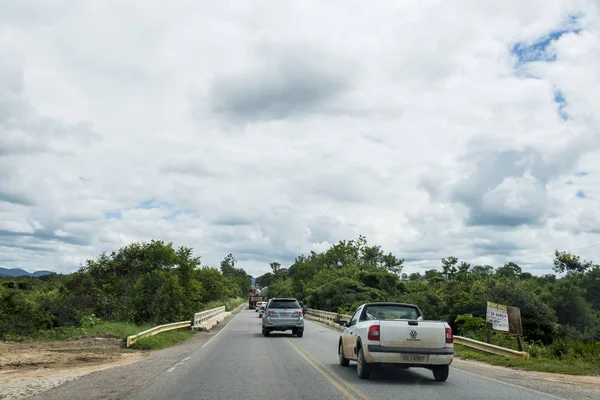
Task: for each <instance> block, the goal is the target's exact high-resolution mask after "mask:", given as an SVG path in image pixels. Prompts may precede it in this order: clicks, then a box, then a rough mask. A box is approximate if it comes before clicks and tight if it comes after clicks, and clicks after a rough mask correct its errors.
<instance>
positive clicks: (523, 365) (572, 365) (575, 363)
mask: <svg viewBox="0 0 600 400" xmlns="http://www.w3.org/2000/svg"><path fill="white" fill-rule="evenodd" d="M454 354H455V355H457V356H458V357H460V358H461V359H464V360H468V359H471V360H477V361H482V362H485V363H488V364H492V365H499V366H502V367H509V368H517V369H521V370H525V371H538V372H552V373H556V374H566V375H600V364H598V363H594V362H591V361H587V360H582V359H572V360H569V361H564V360H558V359H547V358H534V357H531V358H530V359H529V360H523V359H518V358H508V357H502V356H497V355H495V354H488V353H484V352H482V351H478V350H474V349H471V348H468V347H465V346H462V345H460V344H455V345H454Z"/></svg>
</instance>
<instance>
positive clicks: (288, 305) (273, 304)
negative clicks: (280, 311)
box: [269, 300, 302, 308]
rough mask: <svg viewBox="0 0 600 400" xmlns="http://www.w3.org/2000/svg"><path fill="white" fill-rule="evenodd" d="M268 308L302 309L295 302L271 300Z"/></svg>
mask: <svg viewBox="0 0 600 400" xmlns="http://www.w3.org/2000/svg"><path fill="white" fill-rule="evenodd" d="M269 308H302V307H300V304H299V303H298V301H297V300H273V301H271V304H269Z"/></svg>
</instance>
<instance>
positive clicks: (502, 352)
mask: <svg viewBox="0 0 600 400" xmlns="http://www.w3.org/2000/svg"><path fill="white" fill-rule="evenodd" d="M306 315H307V316H311V317H313V318H314V319H316V320H317V321H319V322H323V323H325V324H326V325H329V326H331V327H333V328H337V329H339V330H344V329H346V328H345V327H343V326H340V325H339V324H338V323H337V322H335V320H336V319H337V318H338V317H339V320H340V321H350V319H351V318H352V316H351V315H347V314H338V313H334V312H329V311H322V310H315V309H314V308H309V309H308V310H307V311H306ZM454 343H456V344H460V345H463V346H466V347H470V348H473V349H476V350H479V351H483V352H486V353H492V354H496V355H499V356H504V357H511V358H523V359H525V360H529V353H527V352H525V351H516V350H511V349H507V348H505V347H500V346H496V345H494V344H489V343H485V342H480V341H478V340H474V339H469V338H466V337H462V336H454Z"/></svg>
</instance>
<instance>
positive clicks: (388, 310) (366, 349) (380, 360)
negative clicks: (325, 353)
mask: <svg viewBox="0 0 600 400" xmlns="http://www.w3.org/2000/svg"><path fill="white" fill-rule="evenodd" d="M340 324H342V325H343V326H346V329H345V330H344V331H343V332H342V334H341V336H340V340H339V344H338V355H339V360H340V364H341V365H343V366H347V365H349V362H350V360H352V361H356V363H357V373H358V376H359V378H362V379H365V378H368V377H369V375H370V371H371V370H372V368H373V366H374V365H376V364H396V365H398V366H401V367H404V368H410V367H421V368H428V369H431V370H432V371H433V375H434V378H435V379H436V380H438V381H445V380H446V379H447V378H448V373H449V366H450V364H451V363H452V360H453V358H454V343H453V342H454V338H453V335H452V329H451V328H450V326H449V325H448V324H447V323H446V322H444V321H426V320H423V317H422V314H421V310H420V309H419V308H418V307H417V306H415V305H412V304H402V303H366V304H363V305H361V306H360V307H359V308H358V309H357V310H356V312H355V313H354V315H353V316H352V319H351V320H350V322H349V323H346V322H345V321H341V322H340Z"/></svg>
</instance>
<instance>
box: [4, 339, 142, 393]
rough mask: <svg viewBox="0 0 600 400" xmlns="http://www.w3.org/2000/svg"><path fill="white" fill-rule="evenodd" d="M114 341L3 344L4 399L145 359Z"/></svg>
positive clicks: (37, 391)
mask: <svg viewBox="0 0 600 400" xmlns="http://www.w3.org/2000/svg"><path fill="white" fill-rule="evenodd" d="M147 354H148V352H142V351H135V350H129V349H126V348H123V347H122V344H121V341H120V340H119V339H117V338H113V337H89V338H83V339H78V340H70V341H60V342H32V343H0V386H1V387H2V389H1V390H0V399H3V400H5V399H21V398H25V397H27V396H31V395H33V394H35V393H39V392H41V391H45V390H48V389H51V388H53V387H55V386H58V385H61V384H63V383H65V382H68V381H70V380H73V379H76V378H79V377H81V376H83V375H86V374H89V373H91V372H95V371H101V370H103V369H107V368H112V367H116V366H120V365H125V364H130V363H132V362H135V361H139V360H141V359H142V358H144V357H145V356H146V355H147Z"/></svg>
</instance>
